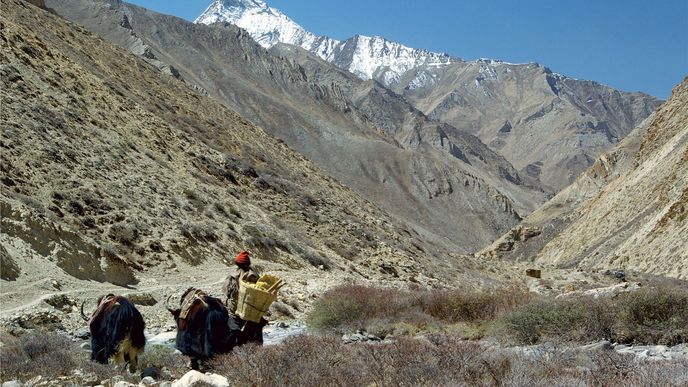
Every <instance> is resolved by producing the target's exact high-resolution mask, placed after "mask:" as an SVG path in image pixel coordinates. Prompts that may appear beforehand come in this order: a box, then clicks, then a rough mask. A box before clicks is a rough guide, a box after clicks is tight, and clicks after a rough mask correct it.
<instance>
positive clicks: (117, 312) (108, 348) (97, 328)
mask: <svg viewBox="0 0 688 387" xmlns="http://www.w3.org/2000/svg"><path fill="white" fill-rule="evenodd" d="M84 302H85V301H84ZM81 316H82V317H83V319H84V320H85V321H87V322H88V328H89V330H90V331H91V360H95V361H97V362H99V363H103V364H107V363H108V360H109V359H110V358H113V359H114V361H116V362H120V363H129V372H131V373H134V372H135V371H136V367H137V362H138V355H139V354H140V353H141V352H143V349H144V347H145V346H146V337H145V336H144V333H143V331H144V329H145V326H146V324H145V323H144V321H143V317H142V316H141V313H139V311H138V310H137V309H136V307H134V304H133V303H131V301H129V300H128V299H127V298H126V297H123V296H115V295H114V294H108V295H107V296H103V297H100V298H98V306H97V308H96V310H95V311H93V313H91V317H86V315H85V314H84V303H82V304H81Z"/></svg>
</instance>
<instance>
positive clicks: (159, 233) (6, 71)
mask: <svg viewBox="0 0 688 387" xmlns="http://www.w3.org/2000/svg"><path fill="white" fill-rule="evenodd" d="M0 6H1V8H0V10H1V11H2V12H0V23H1V24H2V26H3V28H2V30H1V31H0V42H1V43H2V46H1V47H2V51H1V57H2V64H1V65H0V80H1V82H2V87H1V88H0V97H1V98H2V106H3V108H2V109H1V110H0V125H1V129H2V131H1V132H2V137H1V142H0V146H1V147H2V152H1V154H0V157H1V159H2V178H1V185H0V188H1V189H2V191H1V192H2V195H1V197H0V210H1V211H2V224H1V227H2V231H3V232H2V234H1V235H0V238H1V240H2V246H3V249H2V255H1V257H2V263H3V270H2V276H3V281H4V280H8V281H9V280H13V281H17V283H20V285H18V286H21V287H13V288H11V289H12V291H10V292H9V293H6V294H5V293H4V292H3V294H4V295H7V297H8V298H6V299H3V304H4V303H5V302H10V301H11V300H13V298H12V297H13V296H12V294H13V292H22V291H31V292H35V291H37V290H36V289H38V288H42V286H44V282H46V281H49V278H58V279H60V281H55V282H54V284H53V285H50V282H48V284H47V286H48V287H49V288H50V287H51V286H52V287H54V288H56V289H57V288H58V287H60V286H62V285H60V283H63V284H64V283H65V282H61V281H63V280H64V281H66V282H68V283H73V281H76V280H82V281H84V282H81V286H84V285H88V286H91V285H89V284H93V283H101V282H110V283H113V284H117V285H127V286H133V285H135V284H137V283H138V282H139V281H148V284H149V285H150V284H151V283H152V284H155V281H157V280H156V279H155V278H167V277H169V276H175V275H179V272H180V271H181V272H184V271H188V272H190V273H194V274H193V275H192V276H188V275H187V276H186V277H184V279H183V280H182V282H180V283H179V286H190V285H193V284H195V283H197V282H198V281H199V280H198V277H195V276H198V275H200V276H201V279H200V280H202V279H204V278H206V277H212V275H211V274H213V273H209V272H208V270H209V269H207V268H213V270H217V269H218V266H222V263H223V262H225V263H227V262H228V258H231V257H232V256H233V255H234V253H235V252H236V251H237V250H239V249H251V250H253V251H254V253H255V257H256V260H257V262H258V263H259V264H260V265H261V266H264V267H266V268H268V269H270V270H271V271H273V272H276V273H280V274H279V275H284V276H289V275H291V274H290V273H294V272H295V273H300V275H303V274H304V273H310V275H311V276H312V277H314V278H316V277H327V276H332V275H334V276H336V277H337V278H339V280H344V278H345V277H348V278H350V279H354V278H359V279H365V278H369V279H373V278H375V279H379V280H381V279H385V278H386V279H389V280H408V279H409V278H413V280H418V281H420V282H426V283H429V282H433V281H437V279H432V278H430V277H428V276H427V275H426V274H427V273H429V271H428V270H430V271H431V272H434V273H437V275H436V276H437V277H438V278H439V277H442V278H444V279H446V280H447V281H450V282H451V281H452V277H455V278H458V277H460V276H461V274H459V272H466V273H467V272H469V271H471V270H472V269H467V267H474V266H473V265H474V264H473V263H468V262H469V261H470V260H469V259H468V258H466V259H463V258H457V257H456V256H452V255H451V254H449V253H447V252H446V251H445V250H443V249H441V248H438V247H437V246H436V245H434V244H432V243H429V242H428V241H427V240H426V239H424V238H423V237H421V236H420V235H418V234H416V233H414V232H413V231H412V230H410V229H408V228H407V227H406V226H404V225H403V224H402V223H400V222H398V221H397V220H395V219H393V218H391V217H389V216H388V215H386V214H385V213H384V212H382V211H380V210H379V209H378V208H376V207H375V206H373V205H372V204H370V203H369V202H368V201H366V200H364V199H362V198H361V197H360V196H358V195H357V194H355V193H354V192H353V191H351V190H350V189H348V188H346V187H344V186H342V185H341V184H339V183H338V182H337V181H335V180H334V179H332V178H330V177H328V176H327V175H325V174H324V173H323V172H322V171H321V170H319V169H318V168H317V167H315V166H314V165H313V164H312V163H311V162H309V161H308V160H306V159H305V158H304V157H303V156H301V155H299V154H298V153H296V152H294V151H293V150H291V149H290V148H289V147H287V146H286V145H285V144H284V143H283V142H282V141H279V140H277V139H275V138H274V137H272V136H270V135H268V134H266V133H265V132H264V131H263V130H262V129H259V128H257V127H256V126H254V125H253V124H251V123H250V122H249V121H248V120H246V119H244V118H242V117H240V116H239V115H238V114H236V113H235V112H234V111H232V110H230V109H228V108H227V107H225V106H224V105H222V104H220V103H219V102H216V101H215V100H213V99H211V98H208V97H203V96H201V95H199V94H198V93H197V92H195V91H193V90H192V89H190V88H189V87H188V86H187V84H185V83H184V82H183V81H182V80H180V79H177V78H175V77H170V76H167V75H165V74H162V73H161V72H160V71H159V70H158V69H157V68H156V67H154V66H151V65H150V64H149V63H148V62H146V61H144V60H142V59H140V58H138V57H136V56H134V55H131V54H130V53H129V52H127V51H125V50H123V49H121V48H119V47H117V46H114V45H112V44H110V43H108V42H106V41H104V40H102V39H100V38H99V37H97V36H95V35H93V34H92V33H90V32H87V31H86V30H85V29H83V28H81V27H77V26H75V25H74V24H71V23H68V22H66V21H65V20H64V19H62V18H61V17H58V16H55V15H52V14H50V13H48V12H45V11H43V10H40V9H37V8H34V7H30V6H26V5H25V3H23V2H22V1H19V0H0ZM6 264H7V265H6ZM440 267H441V268H442V270H440ZM451 267H454V269H452V268H451ZM198 268H205V269H198ZM421 268H423V269H421ZM6 269H7V270H6ZM219 270H220V271H219V274H217V276H218V277H220V276H222V275H223V271H222V269H221V268H220V269H219ZM421 272H424V273H425V274H423V273H421ZM156 276H157V277H156ZM470 277H474V278H476V281H480V280H478V279H477V278H479V276H478V275H477V274H475V273H473V274H471V275H470ZM179 278H180V279H181V277H179ZM183 281H186V282H183ZM194 281H195V282H194ZM212 281H216V279H212ZM214 283H215V282H213V284H214ZM39 285H40V286H39ZM309 285H310V284H309ZM65 286H66V285H65ZM70 286H71V285H70ZM74 287H75V288H78V287H79V286H78V285H75V286H74ZM305 287H306V284H305V283H304V284H303V289H305ZM160 288H161V287H160V286H158V285H155V289H156V290H160ZM22 289H23V290H22ZM294 291H296V289H294Z"/></svg>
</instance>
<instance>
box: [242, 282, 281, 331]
mask: <svg viewBox="0 0 688 387" xmlns="http://www.w3.org/2000/svg"><path fill="white" fill-rule="evenodd" d="M284 284H285V283H284V281H282V280H281V279H279V278H277V277H275V276H274V275H269V274H264V275H262V276H260V278H258V281H256V283H251V282H248V281H244V280H243V278H240V280H239V297H238V300H237V309H236V314H237V316H239V317H240V318H241V319H243V320H246V321H253V322H256V323H257V322H260V319H261V317H263V316H264V315H265V313H267V311H268V308H270V305H271V304H272V302H273V301H275V299H276V298H277V291H278V290H279V289H280V288H281V287H282V286H284Z"/></svg>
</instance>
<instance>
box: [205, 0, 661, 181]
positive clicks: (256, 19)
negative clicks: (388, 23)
mask: <svg viewBox="0 0 688 387" xmlns="http://www.w3.org/2000/svg"><path fill="white" fill-rule="evenodd" d="M196 22H197V23H205V24H210V23H214V22H229V23H232V24H236V25H238V26H239V27H242V28H244V29H246V30H247V31H248V32H249V33H250V34H251V36H252V37H253V38H254V39H256V40H257V41H258V42H259V43H260V44H261V45H262V46H263V47H266V48H270V47H273V46H274V45H275V44H277V43H278V42H281V43H285V44H292V45H296V46H299V47H301V48H304V49H306V50H308V51H310V52H312V53H314V54H316V55H317V56H319V57H320V58H322V59H324V60H326V61H328V62H331V63H333V64H335V65H336V66H338V67H340V68H342V69H345V70H347V71H349V72H351V73H353V74H355V75H356V76H358V77H360V78H362V79H375V80H377V81H379V82H380V83H381V84H383V85H384V86H385V87H388V88H390V89H392V90H393V91H395V92H396V93H397V94H399V95H401V96H403V97H404V98H406V99H407V100H408V101H409V102H410V103H411V104H412V105H414V106H415V107H416V108H417V109H419V110H420V111H422V112H423V113H424V114H426V115H427V116H428V117H430V118H432V119H436V120H438V121H440V122H445V123H448V124H450V125H452V126H453V127H455V128H458V129H460V130H465V131H468V132H470V133H471V134H474V135H476V136H477V137H479V138H480V139H481V140H482V141H483V142H484V143H485V144H487V145H488V146H490V147H491V148H492V149H493V150H495V151H496V152H498V153H500V154H502V156H504V157H505V158H506V159H507V160H508V161H509V162H510V163H511V164H512V165H514V166H516V168H517V169H518V170H519V172H520V173H521V174H522V175H524V176H528V177H529V178H530V179H532V180H533V181H534V182H535V184H539V185H541V186H542V187H543V188H545V189H547V190H548V191H550V192H552V193H555V192H557V191H559V190H561V189H563V188H564V187H566V186H567V185H568V184H570V183H572V182H573V180H574V179H575V177H576V176H577V175H578V174H579V173H581V172H582V171H583V170H584V169H585V168H587V167H588V166H590V164H591V163H592V162H593V161H594V160H595V159H596V158H597V156H598V155H599V154H601V153H602V152H604V151H606V150H608V149H610V148H611V147H612V146H613V145H614V144H616V143H617V142H618V141H619V140H620V139H621V138H623V136H625V135H626V134H627V133H628V132H630V131H631V130H632V129H633V128H634V127H635V126H637V125H638V124H639V123H640V121H642V119H644V118H645V117H646V116H647V115H649V114H650V113H651V112H652V111H653V110H654V109H655V108H656V107H657V106H658V105H659V103H660V102H661V101H660V100H658V99H656V98H654V97H651V96H648V95H645V94H642V93H628V92H619V91H616V90H614V89H612V88H610V87H607V86H604V85H600V84H599V83H597V82H592V81H584V80H577V79H573V78H569V77H566V76H564V75H561V74H557V73H554V72H552V71H551V70H550V69H548V68H547V67H544V66H542V65H540V64H538V63H524V64H514V63H509V62H504V61H501V60H491V59H485V58H481V59H477V60H475V61H468V62H465V61H462V60H461V59H458V58H454V57H451V56H449V55H447V54H441V53H432V52H429V51H427V50H422V49H413V48H409V47H406V46H404V45H401V44H399V43H396V42H393V41H390V40H387V39H384V38H380V37H367V36H362V35H355V36H354V37H352V38H349V39H347V40H345V41H338V40H333V39H330V38H328V37H319V36H316V35H315V34H313V33H311V32H309V31H307V30H306V29H305V28H304V27H302V26H300V25H298V24H297V23H295V22H294V21H293V20H291V19H289V17H288V16H286V15H285V14H284V13H282V12H281V11H279V10H277V9H275V8H272V7H269V6H268V4H267V3H266V2H263V1H259V2H252V1H248V2H247V1H237V0H217V1H215V2H213V3H212V4H211V5H210V7H208V9H207V10H206V12H204V13H203V14H201V15H200V16H199V17H198V18H197V19H196ZM304 37H305V38H304ZM523 90H526V91H523ZM552 128H554V129H555V130H552Z"/></svg>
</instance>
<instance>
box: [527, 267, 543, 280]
mask: <svg viewBox="0 0 688 387" xmlns="http://www.w3.org/2000/svg"><path fill="white" fill-rule="evenodd" d="M525 274H526V275H527V276H528V277H533V278H540V277H541V276H542V272H541V271H540V269H526V272H525Z"/></svg>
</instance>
